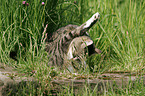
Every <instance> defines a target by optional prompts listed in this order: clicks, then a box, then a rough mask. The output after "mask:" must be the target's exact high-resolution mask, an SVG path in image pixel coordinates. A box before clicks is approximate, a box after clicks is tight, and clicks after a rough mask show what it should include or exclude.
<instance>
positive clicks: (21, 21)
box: [0, 0, 145, 96]
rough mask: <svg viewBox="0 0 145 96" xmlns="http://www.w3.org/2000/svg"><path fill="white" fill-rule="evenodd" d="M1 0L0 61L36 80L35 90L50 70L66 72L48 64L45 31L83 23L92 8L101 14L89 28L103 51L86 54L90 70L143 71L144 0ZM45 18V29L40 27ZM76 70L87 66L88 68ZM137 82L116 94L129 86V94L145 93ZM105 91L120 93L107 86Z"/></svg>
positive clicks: (45, 87) (144, 49)
mask: <svg viewBox="0 0 145 96" xmlns="http://www.w3.org/2000/svg"><path fill="white" fill-rule="evenodd" d="M0 2H1V3H0V10H1V11H0V32H1V33H0V62H3V63H4V64H6V65H10V66H13V67H15V68H17V70H18V71H19V72H22V73H26V74H28V75H29V76H32V75H33V76H34V77H35V78H37V79H38V80H40V81H41V83H42V85H43V86H42V87H40V88H39V89H40V92H38V94H39V95H42V94H43V92H45V90H49V89H50V87H51V86H50V85H49V83H48V84H45V83H46V82H49V81H51V78H52V77H53V75H52V73H53V74H54V76H55V75H58V76H59V74H60V73H63V72H64V71H63V70H59V71H56V70H58V68H56V67H54V68H50V67H48V66H47V64H48V63H49V61H48V57H47V55H48V54H47V52H45V51H44V48H45V40H46V33H52V32H54V31H55V30H57V29H58V28H60V27H62V26H65V25H68V24H76V25H81V24H82V23H84V22H85V21H87V20H88V19H89V18H90V17H91V16H92V15H93V14H94V13H96V12H99V13H100V15H101V18H100V20H99V22H98V23H97V24H96V25H95V26H94V27H93V28H91V29H90V31H89V34H90V36H91V38H92V39H93V40H94V42H95V45H96V47H98V48H99V49H101V50H102V52H103V53H102V55H103V56H102V57H101V56H100V55H95V56H92V57H90V58H88V64H91V65H94V66H95V68H94V69H93V71H94V72H98V73H103V72H105V71H131V72H138V71H144V66H145V61H144V56H145V47H144V43H145V42H144V38H145V27H144V25H145V22H144V21H145V1H144V0H125V1H123V0H111V1H109V0H108V1H107V0H76V2H75V3H74V0H46V2H45V5H44V6H42V5H41V1H39V0H33V1H32V0H27V3H29V6H26V5H25V6H24V5H23V4H22V0H1V1H0ZM46 24H48V27H47V31H44V28H45V26H46ZM47 35H49V34H47ZM11 51H15V52H17V57H16V58H17V59H18V61H17V62H16V61H14V60H13V59H11V58H10V57H9V54H10V52H11ZM33 71H34V72H33ZM79 73H80V74H90V73H91V72H90V71H89V70H88V69H87V70H85V71H81V72H79ZM137 88H138V90H137V89H131V90H130V89H126V90H123V91H122V92H121V93H119V94H120V95H128V94H129V93H127V90H129V92H133V93H132V94H130V95H134V94H135V95H136V94H137V92H140V93H141V94H144V93H143V91H141V90H142V89H145V88H144V87H142V89H140V87H139V86H138V87H137ZM125 91H126V92H125ZM48 92H49V91H48ZM46 94H47V93H46ZM72 94H73V93H71V92H68V95H72ZM85 94H86V95H87V94H89V93H85ZM85 94H84V95H85ZM104 95H111V96H112V95H118V94H117V93H116V92H112V91H109V92H107V93H105V92H104Z"/></svg>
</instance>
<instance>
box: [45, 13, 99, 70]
mask: <svg viewBox="0 0 145 96" xmlns="http://www.w3.org/2000/svg"><path fill="white" fill-rule="evenodd" d="M99 18H100V15H99V13H98V12H97V13H95V14H94V15H93V16H92V17H91V18H90V19H89V20H88V21H87V22H86V23H84V24H82V25H81V26H77V25H71V24H70V25H67V26H65V27H62V28H60V29H58V30H57V31H56V32H54V33H53V34H52V36H51V38H49V40H48V42H47V45H46V51H47V52H48V53H49V55H50V56H49V60H50V62H49V64H48V65H50V66H51V65H57V66H60V67H63V66H71V65H72V62H73V61H76V62H79V63H85V60H83V58H85V55H86V54H88V55H89V56H90V55H92V54H94V53H99V54H100V53H101V50H99V49H97V48H95V46H94V44H93V40H92V39H91V38H90V36H89V34H88V33H87V31H88V30H89V29H90V28H91V27H92V26H93V25H94V24H95V23H96V22H97V21H98V20H99ZM74 67H75V66H74ZM71 68H72V67H71ZM70 70H71V69H70Z"/></svg>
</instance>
